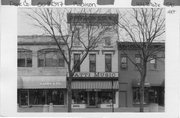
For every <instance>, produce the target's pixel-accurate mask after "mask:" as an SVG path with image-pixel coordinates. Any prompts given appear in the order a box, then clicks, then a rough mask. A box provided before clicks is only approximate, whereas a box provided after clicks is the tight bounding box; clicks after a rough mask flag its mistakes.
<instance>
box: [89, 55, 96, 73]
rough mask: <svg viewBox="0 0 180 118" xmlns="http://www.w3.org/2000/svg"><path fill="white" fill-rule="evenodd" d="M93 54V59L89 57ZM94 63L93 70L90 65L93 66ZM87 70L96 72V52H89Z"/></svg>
mask: <svg viewBox="0 0 180 118" xmlns="http://www.w3.org/2000/svg"><path fill="white" fill-rule="evenodd" d="M92 55H93V56H95V57H94V58H95V59H94V60H91V57H90V56H92ZM93 65H94V67H95V70H91V69H92V68H91V66H93ZM89 72H96V54H89Z"/></svg>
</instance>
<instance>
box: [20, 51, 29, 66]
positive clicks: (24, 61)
mask: <svg viewBox="0 0 180 118" xmlns="http://www.w3.org/2000/svg"><path fill="white" fill-rule="evenodd" d="M17 64H18V67H32V51H30V50H24V49H22V50H18V62H17Z"/></svg>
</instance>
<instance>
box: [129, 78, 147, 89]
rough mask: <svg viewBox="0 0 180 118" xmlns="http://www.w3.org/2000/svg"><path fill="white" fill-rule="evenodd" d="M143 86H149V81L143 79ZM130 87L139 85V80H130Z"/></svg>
mask: <svg viewBox="0 0 180 118" xmlns="http://www.w3.org/2000/svg"><path fill="white" fill-rule="evenodd" d="M144 86H145V87H150V83H149V82H147V81H145V83H144ZM132 87H140V81H139V80H137V79H134V80H132Z"/></svg>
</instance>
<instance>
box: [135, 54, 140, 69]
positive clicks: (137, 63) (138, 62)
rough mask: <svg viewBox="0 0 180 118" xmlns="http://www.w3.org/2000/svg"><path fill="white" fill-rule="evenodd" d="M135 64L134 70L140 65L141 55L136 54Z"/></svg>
mask: <svg viewBox="0 0 180 118" xmlns="http://www.w3.org/2000/svg"><path fill="white" fill-rule="evenodd" d="M135 62H136V66H135V67H136V68H137V66H140V65H141V55H140V54H136V55H135Z"/></svg>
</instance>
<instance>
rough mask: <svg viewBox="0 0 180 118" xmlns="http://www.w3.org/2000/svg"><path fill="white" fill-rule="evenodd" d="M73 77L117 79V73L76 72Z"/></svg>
mask: <svg viewBox="0 0 180 118" xmlns="http://www.w3.org/2000/svg"><path fill="white" fill-rule="evenodd" d="M73 77H118V73H117V72H94V73H93V72H91V73H89V72H76V73H74V76H73Z"/></svg>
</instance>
